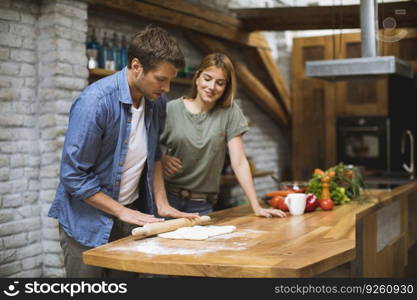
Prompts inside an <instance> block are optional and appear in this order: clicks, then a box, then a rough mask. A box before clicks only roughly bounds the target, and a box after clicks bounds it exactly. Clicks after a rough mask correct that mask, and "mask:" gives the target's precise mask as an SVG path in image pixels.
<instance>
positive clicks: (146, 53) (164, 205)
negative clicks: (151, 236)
mask: <svg viewBox="0 0 417 300" xmlns="http://www.w3.org/2000/svg"><path fill="white" fill-rule="evenodd" d="M183 66H184V56H183V54H182V52H181V50H180V48H179V46H178V44H177V43H176V41H175V40H174V39H173V38H172V37H171V36H170V35H169V34H168V33H167V32H166V31H165V30H163V29H162V28H159V27H147V28H146V29H145V30H143V31H141V32H139V33H138V34H136V35H135V36H134V37H133V39H132V41H131V43H130V45H129V48H128V66H127V67H125V68H124V69H123V70H121V71H120V72H117V73H115V74H114V75H112V76H108V77H106V78H103V79H101V80H99V81H97V82H95V83H94V84H92V85H90V86H88V87H87V88H86V89H85V90H84V91H83V92H82V93H81V95H80V96H79V97H78V98H77V99H76V101H75V102H74V103H73V105H72V107H71V111H70V116H69V125H68V131H67V134H66V137H65V143H64V149H63V152H62V161H61V170H60V183H59V185H58V188H57V192H56V197H55V200H54V202H53V203H52V206H51V208H50V211H49V216H50V217H53V218H56V219H58V221H59V223H60V224H59V229H60V236H61V247H62V248H63V251H64V264H65V269H66V272H67V276H68V277H102V276H111V275H109V273H111V272H110V270H103V269H101V268H97V267H93V266H88V265H85V264H83V262H82V252H83V251H85V250H88V249H91V248H92V247H97V246H99V245H102V244H105V243H107V242H109V241H113V240H116V239H119V238H122V237H125V236H127V235H129V234H130V232H131V230H132V229H133V228H134V227H137V226H142V225H144V224H146V223H152V222H159V221H162V220H163V219H161V218H157V217H155V216H154V215H153V214H154V213H158V215H159V216H160V217H172V218H178V217H190V218H193V217H196V216H197V215H196V214H186V213H181V212H179V211H178V210H176V209H174V208H172V207H171V206H169V204H168V201H167V199H166V194H165V188H164V182H163V177H162V167H161V163H160V162H159V160H160V157H161V151H160V148H159V135H160V133H161V132H162V130H163V126H164V122H165V108H166V102H167V97H166V95H165V93H167V92H168V91H169V86H170V81H171V80H172V79H173V78H174V77H175V76H176V74H177V71H178V70H179V69H182V68H183ZM154 196H155V198H156V199H153V197H154ZM154 200H156V201H154ZM155 202H156V203H157V204H158V208H157V211H155V205H154V203H155ZM118 276H120V273H119V274H118Z"/></svg>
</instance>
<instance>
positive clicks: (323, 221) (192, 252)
mask: <svg viewBox="0 0 417 300" xmlns="http://www.w3.org/2000/svg"><path fill="white" fill-rule="evenodd" d="M416 185H417V184H416V183H412V184H409V185H407V186H409V187H410V186H412V187H413V188H415V186H416ZM407 186H406V187H401V188H397V189H395V190H393V191H387V190H372V191H367V194H368V196H369V197H368V198H369V200H368V201H367V202H366V203H363V204H359V203H357V202H352V203H350V204H346V205H341V206H336V207H335V209H334V210H332V211H321V210H316V211H315V212H312V213H306V214H304V215H302V216H296V217H294V216H289V217H287V218H271V219H266V218H260V217H256V216H254V215H253V214H252V211H251V210H250V208H249V207H248V206H247V205H244V206H239V207H235V208H231V209H227V210H222V211H218V212H215V213H213V214H211V216H212V220H213V221H212V224H215V225H235V226H236V227H237V231H236V232H234V233H230V234H227V235H223V236H217V237H212V238H209V239H207V240H205V241H186V240H166V239H162V238H158V237H150V238H146V239H142V240H134V239H133V237H132V236H130V237H127V238H124V239H121V240H118V241H115V242H112V243H109V244H106V245H103V246H100V247H97V248H95V249H91V250H89V251H86V252H84V256H83V258H84V262H85V263H86V264H90V265H95V266H101V267H107V268H113V269H119V270H126V271H134V272H140V273H152V274H166V275H183V276H203V277H263V278H267V277H312V276H315V275H318V274H320V273H323V272H325V271H328V270H331V269H333V268H335V267H337V266H340V265H342V264H344V263H347V262H350V261H352V260H353V259H354V258H355V224H356V219H357V218H358V217H359V216H365V215H366V214H367V213H368V212H370V211H372V210H374V209H375V208H376V207H379V206H381V205H384V204H383V202H385V201H392V199H395V195H396V194H398V193H402V192H404V191H406V189H407ZM409 187H408V188H409ZM404 189H405V190H404ZM381 203H382V204H381Z"/></svg>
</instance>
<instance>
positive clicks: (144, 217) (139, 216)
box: [116, 207, 164, 226]
mask: <svg viewBox="0 0 417 300" xmlns="http://www.w3.org/2000/svg"><path fill="white" fill-rule="evenodd" d="M116 217H117V218H118V219H119V220H120V221H122V222H125V223H129V224H134V225H138V226H143V225H145V224H147V223H155V222H162V221H164V219H163V218H155V216H153V215H148V214H144V213H141V212H140V211H137V210H133V209H130V208H127V207H123V209H121V210H120V212H119V213H118V214H117V215H116Z"/></svg>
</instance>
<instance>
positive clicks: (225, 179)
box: [220, 171, 274, 185]
mask: <svg viewBox="0 0 417 300" xmlns="http://www.w3.org/2000/svg"><path fill="white" fill-rule="evenodd" d="M270 175H274V172H273V171H255V172H254V173H253V174H252V177H253V178H256V177H264V176H270ZM237 183H239V182H238V181H237V178H236V176H235V175H233V174H231V175H222V177H221V179H220V184H222V185H232V184H237Z"/></svg>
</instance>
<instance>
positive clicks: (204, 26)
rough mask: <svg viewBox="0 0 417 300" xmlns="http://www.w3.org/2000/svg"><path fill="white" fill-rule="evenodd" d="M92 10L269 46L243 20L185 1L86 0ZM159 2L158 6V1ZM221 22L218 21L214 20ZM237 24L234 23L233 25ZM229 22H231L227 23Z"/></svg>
mask: <svg viewBox="0 0 417 300" xmlns="http://www.w3.org/2000/svg"><path fill="white" fill-rule="evenodd" d="M86 1H87V2H88V4H89V8H90V9H100V8H107V9H109V8H110V9H112V10H116V11H121V12H124V13H128V14H131V15H135V16H139V17H142V18H144V19H147V20H149V21H152V22H157V23H160V24H164V25H170V26H175V27H179V28H185V29H191V30H194V31H197V32H201V33H204V34H208V35H212V36H215V37H219V38H222V39H225V40H229V41H232V42H235V43H239V44H243V45H246V46H252V47H268V45H267V44H264V43H263V42H262V41H258V40H257V37H256V36H255V35H253V34H251V33H248V32H246V31H245V30H244V29H242V26H241V25H240V21H239V20H237V19H234V20H233V19H232V18H233V17H230V16H226V15H224V14H222V13H220V12H215V11H210V13H208V14H202V12H201V9H200V10H199V9H197V8H196V7H195V6H192V5H189V4H188V3H186V2H185V1H181V0H171V1H152V0H148V1H147V2H139V1H135V0H86ZM156 3H158V5H157V4H156ZM214 19H216V20H217V21H216V22H214V21H213V20H214ZM232 23H233V24H234V25H233V24H232ZM226 24H227V25H226Z"/></svg>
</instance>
